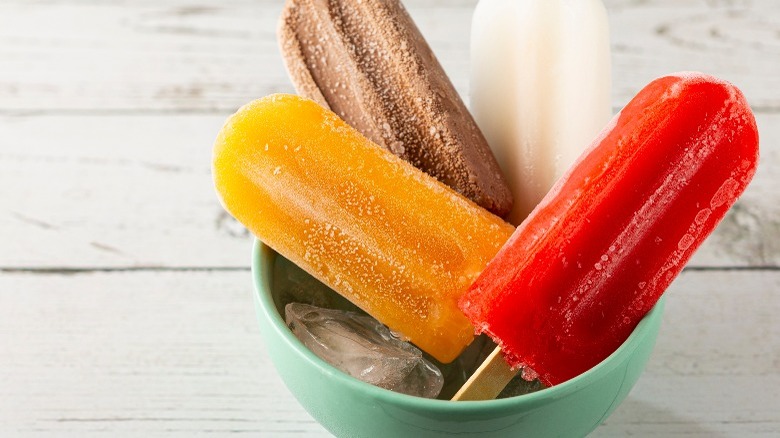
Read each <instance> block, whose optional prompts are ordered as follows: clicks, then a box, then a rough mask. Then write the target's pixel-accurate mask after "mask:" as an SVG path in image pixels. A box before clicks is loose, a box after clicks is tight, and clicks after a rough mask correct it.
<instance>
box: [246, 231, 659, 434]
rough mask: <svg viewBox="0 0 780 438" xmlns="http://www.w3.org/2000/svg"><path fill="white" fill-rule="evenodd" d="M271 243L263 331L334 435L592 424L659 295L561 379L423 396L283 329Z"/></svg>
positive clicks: (577, 430)
mask: <svg viewBox="0 0 780 438" xmlns="http://www.w3.org/2000/svg"><path fill="white" fill-rule="evenodd" d="M277 257H281V256H279V255H277V254H276V253H275V252H274V251H273V250H271V249H270V248H268V247H267V246H265V245H263V244H262V243H256V244H255V248H254V252H253V260H252V272H253V276H254V283H255V302H256V307H257V315H258V319H259V321H260V326H261V332H262V336H263V338H264V340H265V344H266V347H267V349H268V353H269V355H270V357H271V360H272V361H273V363H274V365H275V366H276V368H277V370H278V372H279V375H280V376H281V377H282V380H283V381H284V382H285V384H286V385H287V387H288V388H289V389H290V391H291V392H292V394H293V395H294V396H295V397H296V398H297V399H298V401H299V402H300V404H301V405H302V406H303V407H304V408H305V409H306V411H308V412H309V414H311V416H312V417H314V419H316V420H317V421H318V422H319V423H320V424H322V425H323V426H324V427H325V428H326V429H327V430H329V431H330V432H331V433H333V434H334V435H335V436H337V437H371V438H381V437H393V438H396V437H409V438H411V437H415V438H423V437H442V436H459V437H467V436H478V437H513V436H528V437H578V436H585V435H587V434H588V433H589V432H591V431H592V430H594V429H595V428H596V427H597V426H598V425H599V424H601V422H603V421H604V419H605V418H607V416H609V415H610V413H612V411H614V410H615V408H616V407H617V406H618V405H619V404H620V403H621V402H622V401H623V399H624V398H625V397H626V395H628V392H629V391H630V390H631V387H632V386H634V383H636V381H637V379H638V378H639V376H640V374H641V373H642V371H643V370H644V368H645V364H646V363H647V360H648V359H649V357H650V353H651V351H652V349H653V345H654V344H655V339H656V336H657V335H658V329H659V327H660V324H661V315H662V313H663V300H661V301H659V303H658V304H657V305H656V306H655V308H653V310H652V311H651V312H650V313H649V314H648V315H647V316H646V317H645V318H644V319H643V320H642V321H641V322H640V323H639V325H638V326H637V327H636V329H635V330H634V332H633V333H632V334H631V336H629V338H628V339H627V340H626V342H625V343H624V344H623V345H622V346H621V347H620V348H618V349H617V351H615V352H614V353H613V354H612V355H611V356H609V357H608V358H607V359H605V360H604V361H603V362H601V363H599V364H598V365H596V366H595V367H593V368H592V369H590V370H589V371H587V372H585V373H584V374H582V375H580V376H577V377H575V378H573V379H571V380H569V381H566V382H564V383H562V384H560V385H557V386H554V387H551V388H547V389H543V390H541V391H538V392H534V393H531V394H527V395H522V396H518V397H512V398H506V399H500V400H489V401H471V402H452V401H447V400H429V399H424V398H419V397H413V396H408V395H404V394H398V393H394V392H392V391H388V390H385V389H381V388H378V387H375V386H372V385H369V384H367V383H363V382H361V381H359V380H356V379H354V378H352V377H350V376H348V375H346V374H344V373H342V372H341V371H339V370H337V369H336V368H334V367H332V366H331V365H329V364H328V363H326V362H324V361H323V360H322V359H320V358H319V357H317V356H316V355H314V354H313V353H311V352H310V351H309V350H308V349H307V348H306V347H305V346H304V345H303V344H302V343H301V342H300V341H299V340H298V339H297V338H296V337H295V336H294V335H293V334H292V333H291V332H290V330H289V329H288V328H287V326H286V325H285V322H284V316H283V315H280V312H279V309H281V308H283V304H284V303H280V302H279V297H278V294H275V291H274V288H273V285H274V282H273V275H274V263H275V261H276V258H277Z"/></svg>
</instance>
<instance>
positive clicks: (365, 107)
mask: <svg viewBox="0 0 780 438" xmlns="http://www.w3.org/2000/svg"><path fill="white" fill-rule="evenodd" d="M279 42H280V47H281V50H282V54H283V56H284V60H285V63H286V65H287V69H288V71H289V73H290V78H291V79H292V81H293V84H294V85H295V88H296V90H297V91H298V93H300V94H301V95H302V96H304V97H308V98H310V99H314V100H315V101H317V102H318V103H320V104H321V105H323V106H325V107H328V108H330V109H331V110H333V111H334V112H335V113H336V114H338V115H339V116H340V117H341V118H343V119H344V120H346V121H347V123H349V124H350V125H352V126H353V127H355V128H356V129H357V130H358V131H360V132H362V133H363V134H364V135H365V136H366V137H368V138H369V139H371V140H372V141H374V142H375V143H376V144H378V145H380V146H382V147H385V148H387V149H388V150H390V151H391V152H393V153H394V154H396V155H398V156H399V157H401V158H403V159H404V160H406V161H408V162H410V163H412V164H413V165H414V166H415V167H417V168H419V169H422V170H423V171H424V172H426V173H428V174H429V175H432V176H434V177H435V178H437V179H438V180H439V181H441V182H443V183H445V184H446V185H448V186H450V187H452V188H453V189H455V191H457V192H459V193H461V194H463V195H464V196H466V197H467V198H469V199H471V200H473V201H474V202H476V203H477V204H479V205H481V206H483V207H484V208H487V209H488V210H490V211H492V212H494V213H496V214H497V215H499V216H504V215H505V214H507V213H508V212H509V211H510V209H511V208H512V195H511V192H510V190H509V187H508V186H507V183H506V181H505V179H504V177H503V175H502V173H501V169H500V168H499V166H498V164H497V163H496V160H495V158H494V157H493V154H492V152H491V150H490V147H489V146H488V144H487V142H486V141H485V138H484V137H483V135H482V133H481V131H480V130H479V128H478V127H477V124H476V123H475V122H474V119H473V117H472V116H471V114H470V113H469V112H468V110H467V109H466V107H465V105H464V104H463V102H462V100H461V99H460V97H459V96H458V93H457V92H456V91H455V87H454V86H453V85H452V83H451V82H450V80H449V78H448V77H447V75H446V74H445V72H444V70H443V69H442V67H441V65H440V64H439V61H438V60H437V59H436V57H435V56H434V54H433V52H432V51H431V49H430V47H429V46H428V44H427V43H426V41H425V39H424V38H423V36H422V34H420V31H419V30H418V29H417V26H416V25H415V24H414V22H413V21H412V19H411V17H410V16H409V14H408V13H407V11H406V9H405V8H404V7H403V5H402V4H401V2H400V1H398V0H288V1H287V3H286V4H285V7H284V11H283V13H282V18H281V21H280V26H279Z"/></svg>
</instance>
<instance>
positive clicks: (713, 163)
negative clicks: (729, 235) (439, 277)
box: [460, 73, 758, 385]
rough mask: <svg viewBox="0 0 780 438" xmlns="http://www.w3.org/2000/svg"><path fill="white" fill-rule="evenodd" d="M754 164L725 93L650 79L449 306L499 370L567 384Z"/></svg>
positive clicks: (682, 259) (660, 283) (747, 117)
mask: <svg viewBox="0 0 780 438" xmlns="http://www.w3.org/2000/svg"><path fill="white" fill-rule="evenodd" d="M757 161H758V133H757V130H756V124H755V119H754V117H753V114H752V112H751V110H750V107H749V106H748V104H747V102H746V101H745V98H744V96H743V95H742V93H741V92H740V91H739V90H738V89H737V88H735V87H734V86H733V85H731V84H729V83H727V82H724V81H721V80H719V79H716V78H714V77H711V76H707V75H703V74H700V73H681V74H677V75H672V76H667V77H663V78H659V79H657V80H655V81H653V82H652V83H650V84H649V85H648V86H647V87H645V88H644V89H643V90H642V91H640V92H639V94H638V95H637V96H636V97H635V98H634V99H633V100H632V101H631V102H630V103H629V104H628V105H627V106H626V107H625V108H624V109H623V110H622V111H621V113H620V114H618V115H617V116H616V117H615V118H614V119H613V121H612V123H611V124H610V125H609V126H607V128H606V129H605V130H604V131H602V133H601V135H600V137H599V138H598V139H596V141H595V142H594V143H593V144H592V145H591V147H590V149H589V150H588V151H587V152H586V153H585V154H584V155H583V156H582V157H581V158H580V159H579V160H578V162H577V163H576V165H575V166H574V167H573V168H572V169H571V170H569V172H568V173H567V174H566V175H565V176H564V177H563V178H562V179H561V180H560V181H558V182H557V183H556V185H555V187H554V188H553V190H552V191H551V192H550V193H549V194H548V195H547V196H546V197H545V198H544V199H543V200H542V202H541V203H540V204H539V206H537V207H536V209H535V210H534V211H533V212H532V213H531V215H530V216H529V217H528V219H527V220H526V221H525V222H523V223H522V224H521V225H520V226H519V227H518V228H517V230H516V231H515V233H514V234H513V235H512V237H511V239H510V240H509V242H507V244H506V245H505V246H504V247H503V248H502V249H501V251H500V252H499V254H498V255H497V256H496V257H495V258H494V259H493V260H492V261H491V262H490V263H489V264H488V266H487V267H486V269H485V270H484V271H483V272H482V274H481V275H480V276H479V278H478V279H477V280H476V281H475V282H474V284H473V285H471V287H470V288H469V290H468V292H467V293H466V294H464V295H463V297H462V298H461V300H460V307H461V309H462V310H463V312H464V313H465V314H466V315H467V316H468V317H469V319H470V320H471V322H472V324H474V326H475V327H476V328H477V331H478V332H484V333H488V334H489V335H490V336H491V337H492V338H493V339H494V340H495V341H496V342H497V343H498V345H499V346H500V349H501V351H502V352H503V358H504V359H505V360H506V362H504V363H505V364H507V366H511V367H514V368H518V367H530V369H532V370H533V371H535V372H536V373H537V374H538V375H539V377H540V379H541V380H542V381H543V382H544V383H546V384H549V385H555V384H558V383H561V382H563V381H566V380H568V379H570V378H572V377H574V376H576V375H578V374H580V373H582V372H584V371H586V370H588V369H589V368H591V367H592V366H594V365H596V364H597V363H598V362H600V361H601V360H603V359H605V358H606V357H607V356H608V355H609V354H611V353H612V352H613V351H615V349H617V347H618V346H620V344H621V343H622V342H623V341H624V340H625V339H626V338H627V337H628V335H629V334H630V333H631V331H632V330H633V329H634V328H635V327H636V325H637V324H638V323H639V321H640V320H641V318H642V317H643V316H644V315H645V314H646V313H647V312H648V311H649V310H650V309H651V308H652V307H653V305H654V304H655V303H656V301H657V300H658V299H659V298H660V296H661V294H663V292H664V291H665V290H666V288H667V286H669V284H670V283H671V282H672V280H673V279H674V278H675V277H676V276H677V274H679V273H680V271H681V270H682V269H683V266H684V265H685V263H686V262H687V261H688V260H689V259H690V258H691V256H692V255H693V252H694V251H695V250H696V248H698V247H699V245H700V244H701V243H702V242H703V241H704V239H705V238H706V237H707V236H708V235H709V234H710V233H711V232H712V231H713V229H714V228H715V226H716V225H717V224H718V222H720V220H721V219H722V218H723V216H724V215H725V214H726V211H727V210H728V209H729V208H730V207H731V205H733V204H734V202H735V201H736V200H737V198H738V197H739V196H740V195H741V194H742V192H743V191H744V190H745V188H746V186H747V185H748V183H749V182H750V180H751V178H752V177H753V174H754V173H755V171H756V166H757ZM502 361H503V359H502ZM476 379H479V377H477V378H476Z"/></svg>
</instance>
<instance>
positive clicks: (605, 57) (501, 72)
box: [471, 0, 612, 225]
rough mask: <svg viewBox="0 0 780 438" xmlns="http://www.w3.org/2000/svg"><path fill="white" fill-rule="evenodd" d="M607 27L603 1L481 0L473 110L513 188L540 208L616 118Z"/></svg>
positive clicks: (519, 198) (519, 210) (519, 207)
mask: <svg viewBox="0 0 780 438" xmlns="http://www.w3.org/2000/svg"><path fill="white" fill-rule="evenodd" d="M610 64H611V62H610V48H609V24H608V21H607V13H606V9H605V7H604V4H603V3H602V1H601V0H481V1H480V2H479V4H478V5H477V8H476V11H475V13H474V19H473V24H472V31H471V106H472V112H473V114H474V117H475V119H476V120H477V123H478V124H479V126H480V128H481V129H482V132H483V133H484V135H485V137H486V138H487V140H488V143H489V144H490V147H491V148H492V149H493V153H494V155H495V156H496V159H497V160H498V163H499V165H500V166H501V168H502V170H503V171H504V174H505V176H506V178H507V179H508V182H509V186H510V188H511V189H512V192H513V195H514V198H515V204H514V209H513V210H512V212H511V213H510V215H509V216H508V217H507V219H508V220H509V221H510V222H511V223H513V224H515V225H517V224H519V223H520V222H522V221H523V219H525V217H526V216H527V215H528V214H529V213H530V212H531V210H533V208H534V207H535V206H536V204H537V203H538V202H539V201H540V200H541V199H542V198H543V197H544V195H545V194H546V193H547V191H548V190H549V189H550V188H551V187H552V185H553V183H554V182H555V181H556V180H557V179H558V178H559V177H561V176H562V175H563V174H564V172H565V171H566V170H567V169H568V168H569V166H571V165H572V164H573V163H574V161H575V160H576V159H577V158H578V157H579V155H580V154H581V153H582V152H583V151H584V150H585V148H586V147H587V146H588V145H589V144H590V143H591V141H592V140H593V139H594V138H595V136H596V134H598V132H599V131H600V130H601V128H602V127H603V126H604V125H605V124H606V123H607V122H608V121H609V119H610V117H611V114H612V111H611V103H610V89H611V73H610V68H611V65H610Z"/></svg>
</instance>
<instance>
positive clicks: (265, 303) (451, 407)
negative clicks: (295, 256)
mask: <svg viewBox="0 0 780 438" xmlns="http://www.w3.org/2000/svg"><path fill="white" fill-rule="evenodd" d="M277 256H280V255H279V254H278V253H276V252H275V251H274V250H273V249H272V248H271V247H269V246H267V245H265V244H264V243H263V242H261V241H260V240H258V239H255V241H254V244H253V247H252V278H253V283H254V294H253V295H254V297H255V300H257V303H258V304H259V305H258V310H259V312H260V313H261V316H262V317H263V318H265V319H266V320H267V321H268V322H269V323H270V324H269V325H270V326H271V327H272V328H273V330H274V332H275V333H276V334H277V335H279V337H280V339H282V340H283V342H284V343H285V344H286V345H287V346H289V347H290V348H291V349H292V350H293V351H294V352H295V354H296V355H297V356H298V357H299V358H300V359H301V360H303V361H306V362H308V363H309V364H311V365H312V366H314V367H315V368H316V369H318V371H320V372H321V373H323V374H324V375H328V376H330V377H332V378H334V379H335V380H336V381H337V382H338V383H339V384H341V385H346V386H348V387H352V388H353V389H355V390H357V391H361V392H363V393H365V394H366V395H367V396H370V397H372V398H374V399H377V400H379V401H384V402H387V403H389V404H393V405H403V406H405V407H408V408H411V409H421V410H426V411H429V412H432V411H433V412H436V411H438V412H442V413H450V414H451V413H476V414H479V413H483V412H488V411H490V412H492V413H495V412H496V411H507V412H510V411H511V412H516V411H517V410H518V409H524V410H532V409H535V408H537V407H540V406H543V405H546V404H548V403H550V402H551V401H552V400H556V399H560V398H564V397H566V396H568V395H569V394H572V393H575V392H577V391H580V390H581V389H583V388H585V387H587V386H589V385H590V384H591V383H592V382H593V381H596V380H599V379H600V378H602V377H603V376H605V375H606V374H608V373H609V372H610V371H611V370H612V369H613V368H614V367H616V366H617V365H618V363H619V360H620V358H622V357H624V356H627V355H630V354H631V353H632V352H633V351H635V350H636V349H637V348H638V347H639V345H640V343H641V341H642V340H644V338H646V337H647V336H649V335H651V331H650V329H651V326H652V325H653V323H654V322H656V321H657V320H658V319H659V318H661V316H662V314H663V309H664V302H665V297H663V296H662V297H661V299H660V300H658V302H657V303H656V305H655V306H654V307H653V308H652V309H651V310H650V312H648V314H647V315H646V316H645V317H644V318H642V320H641V321H640V322H639V324H638V325H637V327H636V328H635V329H634V331H633V332H631V334H630V335H629V337H628V338H627V339H626V341H625V342H623V344H621V345H620V347H618V349H617V350H615V351H614V352H613V353H612V354H611V355H609V356H608V357H607V358H606V359H604V360H603V361H601V362H599V364H597V365H596V366H594V367H593V368H591V369H590V370H588V371H586V372H584V373H582V374H580V375H579V376H577V377H574V378H572V379H569V380H567V381H565V382H563V383H560V384H558V385H555V386H552V387H549V388H545V389H543V390H541V391H537V392H532V393H530V394H525V395H520V396H516V397H509V398H503V399H495V400H480V401H451V400H439V399H428V398H423V397H416V396H411V395H407V394H401V393H397V392H394V391H390V390H387V389H384V388H380V387H377V386H374V385H371V384H370V383H366V382H363V381H361V380H358V379H356V378H354V377H352V376H350V375H348V374H346V373H344V372H343V371H341V370H339V369H338V368H336V367H334V366H332V365H330V364H329V363H327V362H326V361H325V360H323V359H321V358H320V357H319V356H317V355H316V354H314V353H312V352H311V351H310V350H309V349H308V348H306V346H305V345H304V344H303V343H302V342H301V341H300V340H298V338H297V337H295V335H294V334H293V333H292V331H290V330H289V329H288V328H287V324H286V323H285V321H284V318H283V317H282V315H280V314H279V312H278V311H277V309H276V303H275V302H274V300H273V298H272V296H271V294H270V290H271V283H270V281H271V279H272V276H273V264H274V261H275V258H276V257H277ZM659 323H660V322H659Z"/></svg>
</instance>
